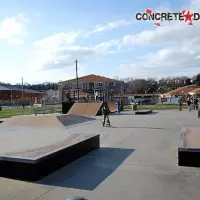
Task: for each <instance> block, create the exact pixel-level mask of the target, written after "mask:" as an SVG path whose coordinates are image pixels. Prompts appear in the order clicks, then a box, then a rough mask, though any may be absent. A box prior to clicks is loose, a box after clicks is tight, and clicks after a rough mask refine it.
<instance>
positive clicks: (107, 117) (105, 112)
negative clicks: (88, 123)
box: [102, 106, 110, 127]
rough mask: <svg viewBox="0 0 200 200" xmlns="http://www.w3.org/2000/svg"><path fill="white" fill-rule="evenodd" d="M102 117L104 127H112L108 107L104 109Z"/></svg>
mask: <svg viewBox="0 0 200 200" xmlns="http://www.w3.org/2000/svg"><path fill="white" fill-rule="evenodd" d="M102 115H103V127H104V126H105V124H108V126H110V120H109V116H108V115H109V110H108V108H107V107H106V106H104V107H103V108H102Z"/></svg>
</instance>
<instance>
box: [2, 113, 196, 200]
mask: <svg viewBox="0 0 200 200" xmlns="http://www.w3.org/2000/svg"><path fill="white" fill-rule="evenodd" d="M186 112H187V111H182V112H179V111H159V112H157V113H156V112H154V113H151V114H147V115H135V113H134V112H133V111H128V112H122V113H120V114H114V115H111V116H110V120H111V124H112V127H110V128H105V127H102V124H101V120H102V116H92V117H91V116H90V117H88V118H90V119H91V118H92V119H91V120H89V119H87V117H85V118H84V120H83V118H82V117H81V116H79V117H78V116H76V117H77V118H76V117H74V116H72V115H69V116H68V117H71V119H70V118H69V119H68V120H67V121H69V122H68V123H67V122H66V121H65V120H60V119H58V117H59V116H63V115H49V116H42V115H41V116H36V117H40V118H38V119H39V120H38V121H37V120H33V117H35V116H29V117H30V120H29V121H32V124H28V125H27V124H26V123H27V122H26V121H27V118H26V120H22V118H23V117H20V118H21V120H20V121H21V122H20V123H21V124H19V118H18V117H15V118H18V120H17V119H14V118H13V119H12V118H11V119H12V122H11V121H10V122H9V120H7V121H6V120H5V123H2V124H1V125H0V128H1V131H0V137H1V140H0V141H1V145H0V147H1V149H0V152H1V161H2V160H3V159H4V162H5V161H6V158H8V157H12V158H13V159H25V160H26V159H27V157H28V158H29V161H30V160H31V159H30V157H32V160H34V159H35V157H37V156H38V154H37V156H36V155H35V151H33V150H34V149H37V153H38V149H40V151H39V153H41V154H42V155H40V156H44V155H43V154H45V151H46V150H47V149H48V151H49V150H51V151H52V148H55V146H56V148H58V146H60V145H61V146H62V145H63V144H62V143H65V142H66V141H67V142H68V143H74V144H78V143H79V142H80V140H81V141H82V140H83V139H85V137H89V138H92V137H95V136H98V135H99V136H100V148H98V140H96V141H97V143H96V144H95V147H94V146H93V147H94V149H96V150H92V149H90V150H87V152H89V151H90V152H89V153H88V154H87V155H85V156H83V157H81V156H82V155H81V156H80V157H81V158H80V159H78V160H76V161H75V162H72V163H71V164H69V163H70V162H65V163H63V165H65V166H64V167H62V168H61V169H59V170H57V171H54V172H53V171H51V170H50V171H51V172H50V171H49V172H50V173H48V175H47V176H46V175H45V174H44V177H43V178H40V179H39V180H37V181H31V182H30V181H20V180H16V179H13V178H12V179H11V178H3V177H2V178H0V186H1V187H0V198H1V199H5V200H6V199H9V200H10V199H19V200H23V199H24V200H29V199H30V200H32V199H34V200H36V199H39V200H53V199H66V198H68V197H72V196H82V197H85V198H87V199H89V200H90V199H95V200H100V199H113V200H114V199H115V200H121V199H147V198H148V199H164V200H168V199H181V200H186V199H189V198H192V199H197V198H198V196H199V194H200V193H199V186H200V182H199V178H200V169H199V168H192V167H180V166H178V147H179V143H180V131H181V130H182V129H183V128H184V127H196V128H197V129H198V127H199V119H197V117H196V112H191V113H188V112H187V114H185V113H186ZM65 116H67V115H65ZM44 117H46V118H47V117H48V118H49V120H50V122H51V123H50V126H49V124H48V123H47V122H46V124H43V125H42V124H41V121H42V120H44V119H42V118H44ZM73 117H74V118H73ZM31 118H32V120H31ZM46 118H45V120H46ZM65 119H67V118H65ZM45 120H44V121H45ZM17 121H18V122H17ZM46 121H48V120H46ZM53 121H54V122H55V121H56V122H55V124H53ZM64 121H65V122H64ZM76 121H77V122H76ZM75 122H76V123H75ZM29 123H30V122H29ZM17 124H18V125H17ZM61 124H62V126H61ZM6 131H7V132H6ZM17 132H20V133H19V135H18V134H17ZM11 138H12V139H11ZM77 138H79V139H78V140H79V141H77ZM189 142H191V141H188V143H187V144H188V145H190V144H191V143H189ZM88 144H90V143H88ZM65 145H66V143H65ZM70 145H71V144H70ZM195 145H196V144H195ZM68 146H69V144H68ZM72 146H73V145H72ZM42 147H45V148H42ZM65 147H66V146H65ZM91 148H92V147H91ZM75 149H76V148H75ZM8 150H9V151H8ZM31 150H32V151H31ZM14 152H15V153H14ZM69 153H70V152H68V154H67V155H69ZM79 153H80V152H79ZM83 153H86V152H83ZM2 154H3V155H4V156H2ZM5 154H7V155H5ZM45 156H46V155H45ZM58 160H59V159H58ZM62 160H68V159H67V156H66V155H65V156H63V157H62ZM7 161H11V160H9V159H8V160H7ZM68 161H69V160H68ZM49 162H50V161H49ZM59 162H60V161H59ZM29 163H30V162H29ZM53 163H54V162H53V161H51V162H50V165H53V166H54V167H55V165H54V164H53ZM32 164H33V163H32ZM7 166H8V167H10V165H7ZM17 169H18V168H17ZM23 169H24V168H23ZM44 169H48V170H49V168H44ZM13 170H15V169H13Z"/></svg>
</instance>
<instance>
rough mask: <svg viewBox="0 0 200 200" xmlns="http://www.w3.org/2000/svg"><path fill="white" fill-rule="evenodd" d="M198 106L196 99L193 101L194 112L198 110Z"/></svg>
mask: <svg viewBox="0 0 200 200" xmlns="http://www.w3.org/2000/svg"><path fill="white" fill-rule="evenodd" d="M198 104H199V101H198V99H197V98H195V99H194V106H195V110H198V107H199V106H198Z"/></svg>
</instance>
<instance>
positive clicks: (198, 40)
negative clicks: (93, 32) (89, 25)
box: [120, 0, 200, 77]
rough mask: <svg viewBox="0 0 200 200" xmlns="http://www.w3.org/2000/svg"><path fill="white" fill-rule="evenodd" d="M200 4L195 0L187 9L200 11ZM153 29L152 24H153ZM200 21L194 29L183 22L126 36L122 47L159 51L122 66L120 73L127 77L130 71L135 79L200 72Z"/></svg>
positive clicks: (166, 24) (196, 22)
mask: <svg viewBox="0 0 200 200" xmlns="http://www.w3.org/2000/svg"><path fill="white" fill-rule="evenodd" d="M198 5H200V1H199V0H192V1H190V2H189V4H188V5H187V6H185V8H187V9H190V10H192V11H198V12H199V11H200V6H198ZM177 11H178V10H177ZM152 26H153V23H152ZM199 32H200V22H199V21H195V22H194V25H193V26H188V25H187V24H186V23H184V22H178V21H174V22H170V23H165V24H164V25H163V26H161V27H155V28H154V29H153V30H144V31H142V32H140V33H137V34H134V35H126V36H124V37H123V39H122V41H121V42H122V45H124V46H134V47H138V48H139V47H141V48H142V47H147V46H148V47H153V46H156V47H157V48H159V49H158V50H157V51H152V52H149V53H147V54H146V55H143V56H141V57H140V58H138V59H136V60H135V61H134V62H132V63H126V64H122V65H121V66H120V69H121V72H123V73H124V75H125V76H126V75H127V73H126V72H125V71H127V70H128V71H129V74H130V73H131V74H132V75H134V76H137V75H138V76H146V77H147V76H150V75H155V74H157V75H159V76H165V75H166V76H167V75H172V74H176V75H177V74H185V75H187V74H188V75H191V74H194V73H196V72H198V70H199V66H200V62H199V61H200V60H199V58H200V35H199Z"/></svg>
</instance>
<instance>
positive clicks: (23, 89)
mask: <svg viewBox="0 0 200 200" xmlns="http://www.w3.org/2000/svg"><path fill="white" fill-rule="evenodd" d="M23 98H24V79H23V78H22V99H23Z"/></svg>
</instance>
